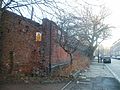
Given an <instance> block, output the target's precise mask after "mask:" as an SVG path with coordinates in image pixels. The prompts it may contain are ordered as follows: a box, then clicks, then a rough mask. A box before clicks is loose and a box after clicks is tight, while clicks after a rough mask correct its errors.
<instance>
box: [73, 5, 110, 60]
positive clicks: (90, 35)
mask: <svg viewBox="0 0 120 90" xmlns="http://www.w3.org/2000/svg"><path fill="white" fill-rule="evenodd" d="M100 9H101V10H100V12H99V13H97V14H94V13H93V12H94V11H93V10H92V8H89V7H85V8H84V9H83V10H81V13H79V16H78V17H74V18H75V20H77V21H78V23H77V26H78V29H77V30H76V31H77V33H78V37H79V40H82V39H83V40H82V41H83V42H84V43H83V44H84V45H86V46H87V49H86V52H85V53H86V55H87V56H88V57H90V58H91V59H92V57H93V53H94V51H95V49H96V48H97V46H98V45H99V44H100V43H101V42H102V41H103V40H105V39H107V38H108V37H109V36H111V35H110V29H111V28H112V27H111V26H110V25H109V24H105V23H104V21H105V19H106V17H108V15H109V13H108V12H107V10H106V8H104V7H103V8H101V7H100Z"/></svg>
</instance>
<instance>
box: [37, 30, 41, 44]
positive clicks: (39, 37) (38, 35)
mask: <svg viewBox="0 0 120 90" xmlns="http://www.w3.org/2000/svg"><path fill="white" fill-rule="evenodd" d="M41 40H42V33H40V32H36V41H38V42H40V41H41Z"/></svg>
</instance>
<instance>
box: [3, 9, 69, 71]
mask: <svg viewBox="0 0 120 90" xmlns="http://www.w3.org/2000/svg"><path fill="white" fill-rule="evenodd" d="M2 20H3V23H4V25H3V50H2V51H3V56H2V61H3V65H4V69H6V70H8V72H10V73H11V72H13V71H16V73H17V72H22V73H31V72H32V71H33V69H34V68H39V69H41V70H42V71H44V72H47V70H48V68H49V67H50V66H49V65H50V64H51V65H55V64H60V63H65V62H69V60H70V59H69V56H68V54H67V53H66V52H65V51H64V50H63V49H62V48H61V47H60V46H59V45H58V44H57V43H56V42H55V40H56V38H57V26H56V24H55V23H54V22H52V21H50V20H48V19H43V23H42V24H41V25H40V24H38V23H36V22H34V21H32V20H29V19H26V18H23V17H21V16H19V15H16V14H14V13H12V12H9V11H5V12H4V14H3V17H2ZM36 32H40V33H42V41H40V42H37V41H36Z"/></svg>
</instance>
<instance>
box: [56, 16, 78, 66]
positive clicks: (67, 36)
mask: <svg viewBox="0 0 120 90" xmlns="http://www.w3.org/2000/svg"><path fill="white" fill-rule="evenodd" d="M58 25H59V27H60V29H59V33H58V43H59V45H60V46H61V47H62V48H63V49H64V51H65V52H67V53H68V54H69V55H70V59H71V60H70V64H72V63H73V54H74V52H75V51H76V50H77V49H78V46H79V40H78V39H77V37H76V32H74V28H75V25H76V23H75V22H74V19H73V18H72V16H71V14H69V15H63V16H61V17H60V18H59V23H58Z"/></svg>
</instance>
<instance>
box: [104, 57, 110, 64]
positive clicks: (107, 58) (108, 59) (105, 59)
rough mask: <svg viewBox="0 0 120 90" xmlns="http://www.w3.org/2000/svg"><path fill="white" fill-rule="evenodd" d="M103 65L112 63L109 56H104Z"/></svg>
mask: <svg viewBox="0 0 120 90" xmlns="http://www.w3.org/2000/svg"><path fill="white" fill-rule="evenodd" d="M103 63H111V58H110V57H109V56H104V57H103Z"/></svg>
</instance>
